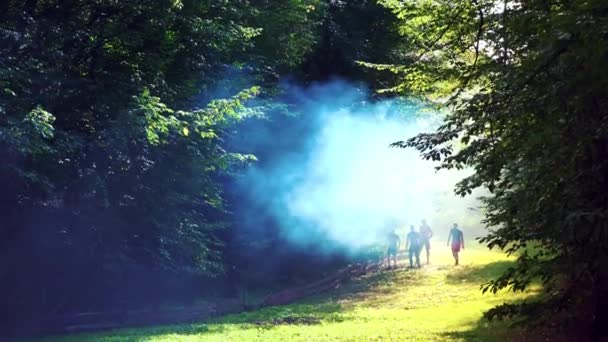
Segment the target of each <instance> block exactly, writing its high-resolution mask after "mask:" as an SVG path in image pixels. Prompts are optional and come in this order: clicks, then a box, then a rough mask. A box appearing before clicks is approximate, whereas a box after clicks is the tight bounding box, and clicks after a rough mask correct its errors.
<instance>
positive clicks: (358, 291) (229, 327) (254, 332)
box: [40, 242, 535, 342]
mask: <svg viewBox="0 0 608 342" xmlns="http://www.w3.org/2000/svg"><path fill="white" fill-rule="evenodd" d="M467 246H469V247H471V248H467V249H466V250H464V251H463V252H462V253H461V264H462V265H461V266H458V267H454V266H453V265H452V263H453V260H452V257H451V253H450V251H449V249H448V248H447V247H445V245H444V244H443V243H439V242H435V245H434V246H433V247H434V250H432V255H431V261H432V264H431V265H430V266H425V267H423V269H420V270H405V269H404V267H401V268H400V269H399V270H393V271H385V272H381V273H376V274H370V275H366V276H362V277H359V278H357V279H353V280H352V281H350V282H348V283H347V284H345V285H344V286H342V287H340V288H338V289H335V290H333V291H330V292H327V293H324V294H322V295H318V296H315V297H311V298H308V299H306V300H303V301H300V302H298V303H296V304H292V305H287V306H282V307H272V308H265V309H262V310H257V311H254V312H246V313H242V314H237V315H230V316H225V317H222V318H219V319H216V320H213V321H209V322H205V323H199V324H186V325H175V326H162V327H153V328H140V329H124V330H116V331H111V332H105V333H99V334H80V335H67V336H55V337H48V338H43V339H40V340H41V341H48V342H51V341H76V342H80V341H93V342H102V341H103V342H110V341H112V342H113V341H121V342H122V341H151V342H152V341H154V342H156V341H241V342H242V341H427V340H430V341H443V340H456V341H504V340H521V339H523V337H522V335H520V332H518V331H515V330H512V329H509V327H508V326H507V324H506V323H492V324H490V323H487V322H485V321H483V320H481V317H482V314H483V312H484V311H485V310H487V309H490V308H491V307H493V306H495V305H497V304H501V303H503V302H505V301H507V302H508V301H516V300H521V299H523V298H525V297H527V296H531V295H534V292H535V290H534V289H531V290H530V291H528V292H526V293H522V294H517V295H516V294H513V293H510V292H499V293H497V294H485V295H482V294H481V291H480V290H479V286H480V284H482V283H484V282H485V281H487V280H488V279H490V278H491V277H493V276H497V275H498V274H500V273H501V272H502V271H503V270H505V269H506V268H507V267H509V265H510V264H511V263H512V261H511V260H509V259H507V258H506V257H505V256H504V255H503V254H500V253H498V252H491V251H488V250H487V249H485V248H483V247H482V246H479V245H477V244H476V243H475V242H470V243H469V244H468V245H467ZM403 265H404V264H403Z"/></svg>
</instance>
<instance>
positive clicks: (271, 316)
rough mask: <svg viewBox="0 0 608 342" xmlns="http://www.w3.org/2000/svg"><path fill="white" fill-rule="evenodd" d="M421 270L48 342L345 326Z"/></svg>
mask: <svg viewBox="0 0 608 342" xmlns="http://www.w3.org/2000/svg"><path fill="white" fill-rule="evenodd" d="M425 277H426V275H425V272H423V271H421V270H409V271H403V270H399V271H383V272H379V273H371V274H368V275H364V276H360V277H357V278H354V279H351V280H350V281H348V282H346V283H345V284H343V285H342V286H340V287H338V288H336V289H333V290H331V291H329V292H326V293H322V294H318V295H315V296H311V297H309V298H306V299H303V300H301V301H298V302H296V303H294V304H290V305H288V306H275V307H267V308H263V309H259V310H255V311H250V312H242V313H239V314H233V315H227V316H223V317H219V318H216V319H211V320H209V321H207V322H205V323H194V324H181V325H169V326H159V327H142V328H133V329H121V330H115V331H110V332H107V333H101V334H79V335H71V336H67V337H64V338H63V339H61V338H58V339H53V338H51V339H48V340H47V339H45V341H66V340H67V341H103V342H114V341H149V340H151V339H153V338H162V337H167V338H176V337H177V336H182V337H184V338H185V337H187V336H194V335H207V334H209V335H213V334H221V333H223V332H228V331H230V330H233V329H243V328H244V329H264V330H265V329H272V328H274V327H277V326H280V325H299V326H310V325H317V324H322V323H327V322H343V321H346V320H349V319H350V318H351V316H350V315H351V314H350V313H349V312H350V310H351V309H352V307H351V305H350V303H351V302H354V301H357V300H359V299H362V298H370V297H374V296H380V295H386V294H390V293H395V292H398V291H404V289H405V288H407V287H410V286H417V285H420V284H422V283H423V281H424V278H425Z"/></svg>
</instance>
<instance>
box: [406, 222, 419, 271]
mask: <svg viewBox="0 0 608 342" xmlns="http://www.w3.org/2000/svg"><path fill="white" fill-rule="evenodd" d="M421 247H422V236H421V235H420V233H418V232H417V231H416V228H414V226H410V232H409V233H408V234H407V240H406V242H405V248H406V249H407V250H408V254H409V258H410V268H414V262H413V258H414V257H415V258H416V267H418V268H420V249H421Z"/></svg>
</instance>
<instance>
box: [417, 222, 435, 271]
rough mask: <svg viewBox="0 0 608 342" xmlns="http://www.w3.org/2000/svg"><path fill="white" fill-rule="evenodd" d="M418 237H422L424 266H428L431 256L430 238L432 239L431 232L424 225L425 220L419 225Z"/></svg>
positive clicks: (427, 226)
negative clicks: (424, 252) (424, 256)
mask: <svg viewBox="0 0 608 342" xmlns="http://www.w3.org/2000/svg"><path fill="white" fill-rule="evenodd" d="M420 235H422V245H423V246H424V249H425V250H426V264H427V265H428V264H429V256H430V254H431V238H432V237H433V231H432V230H431V227H429V225H428V224H426V220H422V224H421V225H420Z"/></svg>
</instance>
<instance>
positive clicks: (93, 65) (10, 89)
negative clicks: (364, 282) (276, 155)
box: [0, 0, 396, 329]
mask: <svg viewBox="0 0 608 342" xmlns="http://www.w3.org/2000/svg"><path fill="white" fill-rule="evenodd" d="M368 10H369V12H368ZM353 15H356V16H358V18H360V19H361V20H367V21H368V22H375V21H376V19H377V20H380V21H379V22H378V23H377V24H376V28H375V29H374V30H373V32H371V33H370V32H368V31H367V30H365V29H364V28H359V27H357V26H356V25H353V24H352V22H351V21H350V20H351V19H354V18H352V16H353ZM382 23H388V24H395V23H396V19H395V18H394V17H393V16H392V15H391V14H390V11H388V10H387V9H385V8H383V7H380V6H378V5H377V4H376V3H375V2H372V1H364V2H360V3H358V4H356V5H351V4H347V3H344V2H333V1H332V2H324V1H316V0H315V1H287V2H276V1H190V0H156V1H139V0H133V1H115V0H99V1H79V0H73V1H72V0H71V1H53V0H45V1H43V0H27V1H12V0H9V1H5V2H2V3H1V4H0V155H1V158H2V163H1V164H0V183H1V184H0V187H1V188H2V191H1V192H0V203H1V205H0V218H1V220H2V221H1V224H0V235H1V239H0V257H1V259H2V262H1V264H0V284H1V285H0V292H1V293H2V296H3V298H5V299H6V301H5V302H4V303H3V306H2V309H0V321H1V322H3V324H2V325H3V327H2V328H3V329H5V328H6V329H10V328H11V327H13V326H14V324H16V322H19V321H26V320H27V319H29V318H32V317H36V316H43V315H45V314H53V313H63V312H74V311H86V310H99V309H108V308H116V307H119V308H128V307H133V306H142V305H151V304H153V303H156V304H158V303H162V302H163V301H165V300H173V299H184V300H189V299H193V298H196V297H198V296H210V295H234V291H235V290H236V289H237V288H238V286H239V284H238V282H240V281H242V280H243V279H241V278H238V277H237V278H235V276H234V274H233V273H234V272H233V270H234V269H235V267H237V266H238V267H239V269H247V268H248V267H250V268H255V267H256V263H255V262H251V260H249V258H250V257H251V256H252V254H248V253H245V252H246V251H247V250H251V251H252V252H253V256H254V257H259V256H260V255H263V253H264V252H263V250H259V249H256V242H258V241H256V240H257V239H267V240H269V241H274V242H272V244H273V245H275V246H276V245H277V244H280V237H279V236H278V234H277V233H276V231H275V230H272V229H271V227H270V228H269V229H267V230H266V232H265V234H266V236H265V237H264V236H262V237H260V236H251V237H249V239H245V240H241V241H245V244H237V245H236V246H235V243H236V242H235V239H234V236H233V234H234V233H236V232H237V229H236V225H238V222H237V221H236V220H235V219H234V217H235V216H234V213H235V211H237V210H239V207H238V206H237V205H236V202H237V201H236V200H235V198H234V197H231V196H230V194H228V195H226V193H225V192H226V186H227V185H228V184H229V183H230V182H231V179H232V176H233V175H234V174H235V173H238V172H240V170H243V168H245V167H247V165H248V164H250V163H251V162H252V161H254V159H255V157H254V156H253V155H252V154H251V153H254V154H258V155H259V156H260V157H261V158H264V157H266V156H267V155H265V153H266V154H268V153H269V152H266V151H264V150H251V149H249V150H247V148H244V147H243V146H234V144H231V143H228V141H230V139H229V136H230V134H232V132H233V131H234V129H235V127H238V126H235V125H236V124H237V123H238V122H242V121H243V120H252V121H255V120H256V119H255V117H258V116H267V117H273V118H274V119H273V120H275V121H276V122H277V123H276V124H278V125H282V124H283V123H287V122H288V121H289V120H290V119H288V118H287V117H283V116H281V115H282V114H281V111H277V110H276V107H277V105H276V103H277V102H280V101H281V100H280V99H278V98H277V90H278V88H277V87H276V86H277V84H278V82H279V81H280V80H281V79H282V78H283V77H285V76H289V77H291V78H292V79H294V80H295V81H296V82H303V83H304V84H305V83H306V82H310V81H314V80H321V79H325V78H328V77H329V76H331V75H330V74H331V73H333V70H338V69H339V70H341V71H340V73H338V74H339V76H342V77H347V78H348V77H351V78H361V77H363V76H362V75H363V74H362V73H360V71H356V70H358V69H356V68H355V67H354V59H355V58H365V59H372V60H373V61H377V59H378V58H380V57H382V56H385V54H383V53H382V52H381V51H382V50H386V51H388V50H390V49H389V48H390V46H391V44H392V41H391V40H390V39H388V37H392V36H394V27H387V28H384V27H383V26H382ZM384 32H391V34H392V36H388V37H387V38H384V39H383V40H381V44H377V43H375V41H376V39H377V38H378V37H379V36H382V35H383V34H384ZM380 48H381V49H380ZM328 55H335V56H337V57H335V58H327V56H328ZM386 55H388V53H387V54H386ZM314 65H322V67H313V66H314ZM313 69H314V71H313ZM253 98H257V99H256V100H255V102H254V103H252V102H250V100H251V99H253ZM248 103H250V104H248ZM279 107H280V106H279ZM288 144H289V143H287V145H288ZM233 151H241V152H242V153H236V152H233ZM243 151H244V152H243ZM245 205H246V204H245ZM234 251H237V253H235V252H234ZM240 251H245V252H243V253H240ZM271 251H273V250H271ZM256 253H257V254H256ZM277 253H278V252H277ZM298 255H299V256H298ZM282 256H283V257H285V260H293V259H294V258H296V259H297V258H300V260H305V259H306V257H308V255H301V254H298V252H294V253H292V255H285V254H284V253H283V254H282ZM311 262H313V263H314V262H315V261H311ZM305 269H308V270H310V268H303V269H302V270H305ZM257 272H258V273H260V272H261V273H262V277H261V278H262V279H263V278H264V277H263V275H264V272H265V270H264V269H263V268H262V269H260V270H258V271H257ZM290 272H292V273H298V272H299V271H298V270H291V271H290ZM251 273H252V274H253V273H256V270H255V269H251ZM287 276H288V277H289V276H290V273H289V272H288V273H287ZM300 276H304V277H314V276H315V275H314V274H310V272H308V273H304V274H301V275H300ZM287 280H288V279H287ZM267 281H270V280H267Z"/></svg>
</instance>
